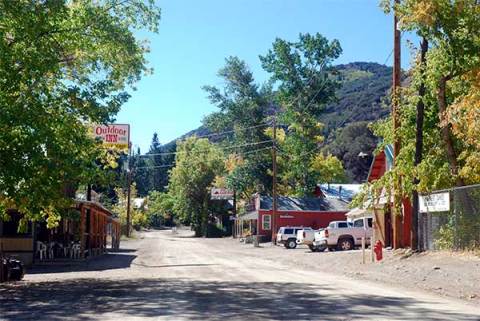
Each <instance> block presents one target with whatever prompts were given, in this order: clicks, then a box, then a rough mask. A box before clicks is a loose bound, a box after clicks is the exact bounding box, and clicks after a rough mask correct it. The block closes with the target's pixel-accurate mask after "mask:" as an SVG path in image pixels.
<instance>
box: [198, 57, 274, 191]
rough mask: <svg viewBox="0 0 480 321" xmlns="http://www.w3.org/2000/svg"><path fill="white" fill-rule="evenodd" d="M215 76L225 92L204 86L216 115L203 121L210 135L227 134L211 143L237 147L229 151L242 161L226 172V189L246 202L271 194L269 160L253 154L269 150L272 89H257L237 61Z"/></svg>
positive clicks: (244, 66) (230, 60)
mask: <svg viewBox="0 0 480 321" xmlns="http://www.w3.org/2000/svg"><path fill="white" fill-rule="evenodd" d="M218 76H219V77H220V78H221V79H222V80H223V81H224V83H225V86H224V88H223V89H219V88H217V87H213V86H205V87H204V90H205V91H206V92H207V93H208V95H209V96H208V97H209V99H210V101H211V102H212V103H213V104H215V105H216V106H217V107H218V108H219V111H217V112H214V113H212V114H210V115H208V116H207V117H205V119H204V121H203V122H204V124H205V126H207V128H209V129H210V130H211V131H213V132H224V131H229V133H228V134H227V135H218V136H215V135H214V136H212V137H211V139H212V140H213V141H218V142H219V143H220V144H222V145H226V146H228V145H230V146H232V145H233V146H238V147H236V148H235V149H233V150H230V151H231V152H232V157H241V158H242V160H243V161H242V163H241V164H237V165H238V166H236V167H235V170H231V171H229V172H228V174H227V178H226V181H227V185H228V187H229V188H232V189H234V190H236V191H237V192H238V193H239V194H240V195H243V196H244V197H246V198H249V197H250V196H251V194H252V193H253V192H262V191H265V190H266V191H269V190H271V176H270V175H269V173H268V169H269V168H270V167H271V157H270V155H269V153H268V152H266V151H265V150H262V151H259V152H254V151H255V150H259V149H264V148H265V147H269V142H267V141H268V140H269V138H268V136H267V135H266V134H265V128H266V127H267V122H268V121H269V106H270V101H271V95H272V90H271V86H270V85H269V84H265V85H263V86H259V85H257V84H256V83H255V80H254V78H253V74H252V72H251V71H250V70H249V68H248V66H247V64H246V63H245V62H244V61H242V60H240V59H239V58H238V57H229V58H227V59H226V60H225V66H224V67H223V68H222V69H220V70H219V72H218ZM270 144H271V143H270Z"/></svg>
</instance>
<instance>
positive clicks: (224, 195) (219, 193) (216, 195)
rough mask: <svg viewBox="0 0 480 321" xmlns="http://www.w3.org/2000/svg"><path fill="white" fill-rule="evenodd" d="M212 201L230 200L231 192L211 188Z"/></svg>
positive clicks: (224, 189) (231, 197)
mask: <svg viewBox="0 0 480 321" xmlns="http://www.w3.org/2000/svg"><path fill="white" fill-rule="evenodd" d="M210 198H211V199H212V200H231V199H233V192H232V191H231V190H229V189H226V188H215V187H214V188H212V192H211V197H210Z"/></svg>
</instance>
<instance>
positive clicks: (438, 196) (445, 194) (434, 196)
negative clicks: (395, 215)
mask: <svg viewBox="0 0 480 321" xmlns="http://www.w3.org/2000/svg"><path fill="white" fill-rule="evenodd" d="M419 204H420V214H419V232H420V240H419V242H420V245H421V246H422V245H423V248H424V249H427V250H472V249H480V185H472V186H465V187H459V188H453V189H450V190H441V191H435V192H432V193H430V194H428V195H421V196H420V199H419Z"/></svg>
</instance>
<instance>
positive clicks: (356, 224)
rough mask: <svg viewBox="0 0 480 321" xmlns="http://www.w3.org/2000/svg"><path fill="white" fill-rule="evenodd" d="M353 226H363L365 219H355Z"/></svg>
mask: <svg viewBox="0 0 480 321" xmlns="http://www.w3.org/2000/svg"><path fill="white" fill-rule="evenodd" d="M353 227H363V219H362V220H356V221H354V222H353Z"/></svg>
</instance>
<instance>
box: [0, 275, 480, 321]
mask: <svg viewBox="0 0 480 321" xmlns="http://www.w3.org/2000/svg"><path fill="white" fill-rule="evenodd" d="M325 290H328V288H327V287H325V286H321V285H305V284H297V283H272V282H250V283H247V282H245V283H242V282H209V281H195V280H172V279H161V278H157V279H136V280H100V279H78V280H69V281H64V282H43V283H35V284H30V285H26V284H22V283H20V284H16V285H11V284H10V285H5V286H3V288H2V287H0V316H1V319H2V320H6V321H13V320H15V321H17V320H37V321H38V320H52V321H56V320H64V319H66V318H68V320H87V321H88V320H95V319H103V318H104V317H106V315H105V314H109V313H112V314H113V313H118V314H121V315H122V317H121V318H124V319H125V320H127V319H128V318H129V317H140V318H141V317H145V318H152V319H154V318H161V317H163V318H168V319H173V320H178V319H189V320H190V319H195V320H205V319H207V320H232V319H235V320H247V319H248V320H265V319H274V320H332V319H335V320H359V319H360V320H361V319H366V318H372V319H375V320H417V319H418V316H419V315H421V316H422V318H421V319H422V320H477V319H478V318H477V317H473V316H469V315H465V314H453V313H450V314H449V313H445V312H443V311H440V308H441V306H438V307H434V308H432V309H425V308H423V307H421V306H419V302H418V301H415V300H412V299H409V298H396V297H382V296H377V295H374V294H372V295H368V296H361V297H360V296H354V295H340V294H338V295H336V296H326V295H322V291H325ZM436 308H438V309H436ZM112 314H110V318H113V319H120V317H119V315H117V314H115V315H112Z"/></svg>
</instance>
